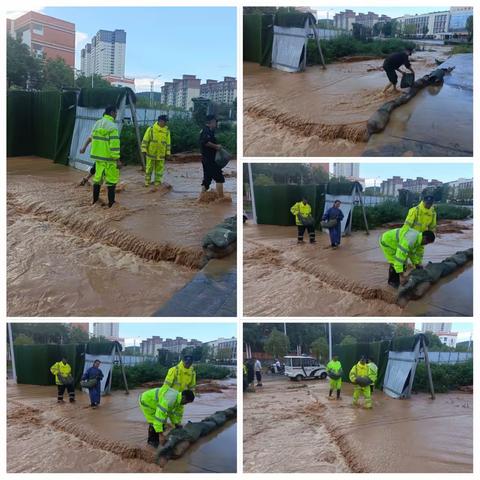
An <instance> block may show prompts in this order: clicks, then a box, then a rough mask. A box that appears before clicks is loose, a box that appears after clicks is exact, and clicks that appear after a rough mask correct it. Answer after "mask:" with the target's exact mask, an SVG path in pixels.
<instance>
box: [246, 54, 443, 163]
mask: <svg viewBox="0 0 480 480" xmlns="http://www.w3.org/2000/svg"><path fill="white" fill-rule="evenodd" d="M427 50H430V51H427ZM427 50H426V51H418V52H415V54H414V55H413V57H412V61H413V63H412V65H413V68H414V69H415V73H416V76H417V78H419V77H420V76H423V75H425V74H426V73H430V72H431V71H432V70H434V69H435V67H436V63H435V59H436V58H441V59H446V58H447V56H448V54H449V52H450V50H451V48H450V47H444V46H441V45H438V46H437V45H435V46H429V47H428V49H427ZM382 64H383V59H371V60H362V61H358V62H335V63H332V64H329V65H327V68H326V70H323V69H322V68H321V67H320V66H317V65H316V66H311V67H307V69H306V71H304V72H300V73H286V72H282V71H278V70H274V69H270V68H267V67H262V66H260V65H257V64H254V63H249V62H246V63H244V155H245V156H327V155H328V156H355V155H361V154H362V152H363V150H364V149H365V146H366V141H367V133H366V124H367V120H368V119H369V118H370V116H371V115H372V114H373V113H374V112H375V111H376V110H377V109H378V108H379V107H380V106H381V105H383V103H385V102H386V101H388V100H392V99H393V98H395V96H396V95H399V94H395V93H391V94H389V95H388V96H385V95H384V94H383V93H382V89H383V87H385V86H386V84H387V82H388V80H387V78H386V75H385V72H384V71H383V69H382V68H381V67H382Z"/></svg>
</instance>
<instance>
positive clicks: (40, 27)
mask: <svg viewBox="0 0 480 480" xmlns="http://www.w3.org/2000/svg"><path fill="white" fill-rule="evenodd" d="M32 31H33V33H34V34H35V35H43V25H40V24H39V23H34V24H33V25H32Z"/></svg>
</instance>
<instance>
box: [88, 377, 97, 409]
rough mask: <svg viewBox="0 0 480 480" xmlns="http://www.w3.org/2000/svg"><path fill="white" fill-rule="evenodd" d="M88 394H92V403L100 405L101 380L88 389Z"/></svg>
mask: <svg viewBox="0 0 480 480" xmlns="http://www.w3.org/2000/svg"><path fill="white" fill-rule="evenodd" d="M88 395H89V396H90V404H91V405H100V382H98V383H97V384H96V385H95V386H94V387H92V388H89V389H88Z"/></svg>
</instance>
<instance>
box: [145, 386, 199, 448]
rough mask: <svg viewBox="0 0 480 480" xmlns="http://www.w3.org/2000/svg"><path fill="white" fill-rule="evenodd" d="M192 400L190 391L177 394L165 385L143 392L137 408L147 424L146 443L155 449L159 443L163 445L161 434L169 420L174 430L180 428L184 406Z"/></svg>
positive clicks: (192, 396)
mask: <svg viewBox="0 0 480 480" xmlns="http://www.w3.org/2000/svg"><path fill="white" fill-rule="evenodd" d="M194 400H195V394H194V393H193V392H192V391H191V390H184V391H183V392H179V391H178V390H175V389H173V388H170V387H169V386H167V385H163V386H162V387H161V388H152V389H151V390H147V391H146V392H143V393H142V395H140V398H139V407H140V410H141V411H142V413H143V415H144V417H145V419H146V420H147V422H148V440H147V443H148V444H150V445H152V446H154V447H155V448H156V447H158V445H159V443H160V441H162V443H163V441H164V440H165V437H164V435H163V432H164V431H165V427H166V425H167V421H168V420H169V419H170V421H171V422H172V425H173V427H174V428H181V426H182V419H183V410H184V405H186V404H187V403H192V402H193V401H194Z"/></svg>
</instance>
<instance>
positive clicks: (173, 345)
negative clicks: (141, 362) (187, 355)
mask: <svg viewBox="0 0 480 480" xmlns="http://www.w3.org/2000/svg"><path fill="white" fill-rule="evenodd" d="M201 345H203V342H201V341H200V340H196V339H195V338H192V339H191V340H187V339H186V338H183V337H176V338H165V339H163V338H162V337H158V336H153V337H151V338H147V339H145V340H142V342H141V343H140V352H141V353H142V355H157V353H158V350H168V351H170V352H172V353H177V354H180V353H182V351H183V350H185V349H186V348H194V347H198V346H201Z"/></svg>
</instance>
